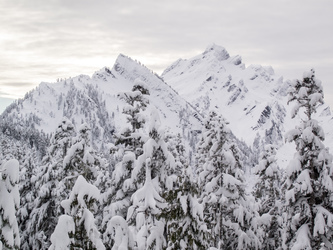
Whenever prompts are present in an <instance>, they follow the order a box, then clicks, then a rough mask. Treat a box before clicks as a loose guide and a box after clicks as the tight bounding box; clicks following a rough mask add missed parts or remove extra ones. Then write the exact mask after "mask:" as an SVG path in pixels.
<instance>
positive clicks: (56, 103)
mask: <svg viewBox="0 0 333 250" xmlns="http://www.w3.org/2000/svg"><path fill="white" fill-rule="evenodd" d="M136 79H140V80H141V81H143V82H144V83H145V84H146V85H147V86H148V87H149V88H150V104H151V105H152V106H154V107H155V108H156V109H157V110H158V111H159V115H160V119H161V121H162V124H163V125H164V126H165V128H169V129H170V130H171V131H173V132H174V133H180V134H182V135H183V136H185V137H190V136H192V133H191V131H192V130H199V129H200V128H201V119H202V117H201V115H200V114H199V113H198V112H197V111H196V110H195V109H194V108H192V107H191V105H189V104H188V103H187V102H186V101H185V100H184V99H183V98H182V97H180V96H179V95H178V94H177V93H176V92H175V91H174V90H173V89H172V88H170V87H169V86H168V85H167V84H166V83H165V82H164V81H163V79H162V78H160V77H159V76H158V75H156V74H154V73H153V72H152V71H150V70H149V69H147V68H146V67H145V66H143V65H141V64H140V63H139V62H136V61H134V60H132V59H131V58H129V57H127V56H124V55H122V54H120V55H119V56H118V58H117V60H116V62H115V64H114V66H113V68H112V69H109V68H103V69H101V70H99V71H97V72H95V73H94V74H93V76H92V77H89V76H86V75H80V76H77V77H74V78H70V79H65V80H60V81H58V82H56V83H45V82H43V83H41V84H40V85H39V86H38V87H37V88H35V89H34V90H32V91H30V92H29V93H27V94H26V95H25V97H24V98H23V99H20V100H18V101H17V102H16V103H14V104H12V105H11V106H9V107H8V108H7V109H6V110H5V111H4V113H3V114H2V116H1V126H2V130H3V132H5V131H6V133H7V134H11V133H12V134H15V130H16V131H17V130H19V131H20V133H24V131H26V132H27V131H30V130H34V131H35V130H37V131H42V132H43V133H45V134H50V133H53V132H54V131H55V129H56V127H57V126H58V124H59V123H60V122H61V119H62V118H63V117H64V116H66V117H67V118H69V119H70V120H71V121H72V123H73V124H74V125H76V126H79V125H80V124H82V123H84V122H85V123H88V125H89V126H90V127H91V130H92V139H93V142H94V145H95V146H96V147H103V146H104V144H105V143H109V142H111V141H112V140H113V138H112V134H113V133H114V132H119V131H121V130H122V129H123V128H124V127H126V126H128V125H126V116H125V115H124V114H122V110H123V107H124V105H125V103H124V102H123V101H122V100H120V99H119V98H117V95H118V94H119V93H120V92H127V91H131V89H132V87H133V84H134V81H135V80H136ZM146 115H147V117H149V115H150V114H149V109H148V110H147V112H146ZM29 133H30V132H29ZM27 137H29V136H27Z"/></svg>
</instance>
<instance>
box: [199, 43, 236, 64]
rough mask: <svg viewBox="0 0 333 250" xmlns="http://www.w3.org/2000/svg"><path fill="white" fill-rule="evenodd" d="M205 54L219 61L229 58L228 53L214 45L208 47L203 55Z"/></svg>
mask: <svg viewBox="0 0 333 250" xmlns="http://www.w3.org/2000/svg"><path fill="white" fill-rule="evenodd" d="M207 54H212V55H214V56H215V57H216V58H217V59H218V60H220V61H223V60H227V59H228V58H229V57H230V55H229V53H228V51H227V50H226V49H225V48H224V47H222V46H219V45H216V44H214V43H212V44H210V45H208V46H207V48H206V50H205V51H204V52H203V55H207Z"/></svg>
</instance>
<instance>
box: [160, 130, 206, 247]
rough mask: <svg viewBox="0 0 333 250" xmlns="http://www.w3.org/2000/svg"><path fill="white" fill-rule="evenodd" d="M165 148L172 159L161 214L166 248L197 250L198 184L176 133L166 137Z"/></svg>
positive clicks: (201, 231) (200, 234)
mask: <svg viewBox="0 0 333 250" xmlns="http://www.w3.org/2000/svg"><path fill="white" fill-rule="evenodd" d="M166 140H167V145H168V150H169V151H170V152H171V153H172V155H173V157H174V158H175V167H174V168H173V169H172V171H170V173H169V175H171V176H172V175H173V176H174V177H173V178H175V179H174V180H173V187H172V188H171V189H169V190H167V191H166V192H165V193H164V198H165V200H166V202H167V207H166V208H165V209H163V211H162V214H161V217H162V218H163V219H164V220H165V226H166V230H165V234H166V240H167V249H200V248H202V247H203V244H202V242H203V241H204V238H205V233H206V232H205V228H204V221H203V207H202V205H201V204H199V202H198V198H197V196H198V192H199V190H198V185H197V183H196V182H195V181H194V178H193V171H192V168H191V166H189V163H188V159H187V157H186V151H185V146H184V144H183V141H182V138H181V136H180V134H178V135H177V137H174V136H173V135H171V134H169V135H168V136H167V137H166Z"/></svg>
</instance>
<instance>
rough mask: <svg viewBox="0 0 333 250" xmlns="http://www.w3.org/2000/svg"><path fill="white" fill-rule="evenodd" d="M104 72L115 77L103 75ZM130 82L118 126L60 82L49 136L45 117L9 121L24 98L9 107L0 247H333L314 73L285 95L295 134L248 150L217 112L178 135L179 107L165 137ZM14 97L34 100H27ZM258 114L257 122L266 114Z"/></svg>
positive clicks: (155, 112) (4, 123)
mask: <svg viewBox="0 0 333 250" xmlns="http://www.w3.org/2000/svg"><path fill="white" fill-rule="evenodd" d="M226 58H227V57H226ZM232 60H233V63H234V65H236V66H237V65H239V63H238V62H236V63H235V61H234V60H235V59H232ZM120 68H121V66H120V65H118V66H117V64H116V65H115V67H114V69H116V70H117V72H119V71H121V72H123V70H122V69H120ZM105 74H108V76H109V77H116V76H114V75H113V76H112V74H113V73H112V71H111V70H109V69H107V68H106V69H105ZM100 77H102V78H103V76H101V75H100ZM154 77H157V76H154ZM212 79H213V77H212V78H211V79H209V78H208V79H207V82H210V81H212ZM130 81H131V82H132V87H131V90H130V91H119V92H117V93H115V94H116V97H115V98H116V99H117V102H119V103H122V105H121V106H117V108H116V109H115V110H117V111H116V112H119V117H121V118H119V119H123V121H124V123H123V125H122V126H121V128H119V127H118V128H117V126H116V125H115V123H114V122H113V120H114V119H116V118H114V116H115V115H114V114H111V115H110V114H109V113H107V111H106V110H107V106H108V103H105V102H104V103H103V102H100V99H99V97H98V95H99V94H98V92H94V91H95V90H96V89H95V88H94V87H93V86H88V85H87V89H88V91H87V93H86V94H88V95H89V99H84V98H83V96H84V94H83V92H80V91H79V90H77V89H75V88H74V85H73V83H68V82H67V83H66V84H67V85H68V88H69V89H70V91H69V92H68V93H67V96H65V95H61V99H60V97H59V99H58V104H56V105H55V106H56V107H55V110H61V113H62V118H61V119H60V121H61V122H60V123H58V124H56V126H55V127H56V129H55V131H52V132H50V133H48V132H45V131H43V130H38V124H39V125H40V124H43V120H42V119H40V118H38V116H36V115H28V116H25V117H23V118H24V119H23V118H22V120H20V119H18V118H20V117H21V116H19V115H17V116H15V117H14V116H10V115H9V114H10V113H11V112H12V111H13V110H16V111H17V110H20V107H21V108H22V107H23V106H22V105H23V104H22V102H23V101H22V100H21V101H20V100H19V101H18V102H16V103H14V104H13V105H12V106H10V107H8V108H7V110H6V111H5V112H4V114H3V115H2V116H1V119H2V120H1V124H0V125H1V134H0V136H1V137H0V138H1V150H0V163H1V168H0V177H1V178H0V249H27V250H28V249H55V250H56V249H113V250H116V249H118V250H120V249H133V250H134V249H139V250H141V249H333V165H332V154H331V153H330V151H329V148H328V147H327V145H325V142H324V139H325V131H324V130H323V128H322V127H321V124H320V123H319V121H317V120H316V119H314V114H315V113H316V111H317V109H318V107H319V106H320V105H322V104H323V103H324V100H323V96H324V95H323V89H322V86H321V82H320V80H318V79H317V78H316V77H315V72H314V70H311V71H309V72H307V73H305V74H304V76H303V78H302V79H299V80H295V81H293V82H289V85H288V89H287V90H286V92H285V95H286V96H287V102H288V105H289V106H290V107H291V110H292V113H291V114H287V115H288V116H290V115H291V118H292V120H295V122H294V126H293V127H294V128H293V129H291V130H289V131H285V132H286V133H284V134H282V132H283V131H279V129H278V128H277V127H276V126H277V125H276V123H275V125H274V124H273V125H274V126H275V127H274V126H272V127H270V128H268V129H266V130H265V131H266V137H261V139H260V138H259V135H258V136H257V140H256V141H255V143H254V144H253V145H252V146H251V147H249V146H247V145H246V143H245V142H244V141H242V140H241V139H239V138H237V136H236V135H235V134H234V133H233V126H232V124H230V123H229V121H228V119H226V118H225V117H224V116H223V112H224V110H220V112H217V111H216V110H218V109H210V110H206V112H198V113H195V115H193V116H196V119H197V120H199V121H200V123H199V124H200V126H201V127H200V128H196V129H192V130H188V128H189V126H190V125H189V122H186V121H188V120H186V119H187V118H186V117H187V116H190V115H189V111H188V110H187V109H185V108H184V109H181V111H179V112H178V111H177V112H178V116H179V117H180V118H179V119H180V120H181V121H182V122H183V123H182V126H181V127H180V129H179V130H178V131H176V132H175V131H173V130H172V129H169V128H167V126H165V124H164V123H165V117H166V119H168V114H167V112H166V111H165V110H163V109H162V108H159V107H161V106H159V107H158V106H156V105H152V98H153V97H152V88H151V86H150V82H149V79H148V78H147V77H146V78H142V77H141V78H140V77H138V76H136V77H135V79H133V78H131V79H130ZM227 81H229V84H228V85H227V86H226V87H225V88H226V89H230V91H229V90H228V91H229V92H231V91H234V89H235V91H238V92H235V93H240V91H241V90H242V89H243V90H242V91H243V92H244V88H245V87H244V83H243V85H242V84H241V85H240V86H241V87H240V88H239V89H240V90H237V88H236V87H235V88H233V87H232V88H231V86H232V79H229V78H228V79H227ZM241 88H242V89H241ZM40 90H41V89H37V90H36V91H40ZM153 91H154V92H155V94H156V93H157V95H159V93H162V91H163V89H162V87H161V89H160V92H158V91H157V92H156V89H154V90H153ZM34 93H35V92H34ZM40 95H43V93H41V94H40ZM233 97H234V99H235V100H236V99H237V96H235V95H233ZM154 98H155V97H154ZM162 99H163V98H162V97H161V99H160V100H161V102H162ZM24 100H25V101H27V102H28V101H29V102H28V103H32V104H33V103H34V102H36V100H37V102H38V99H34V97H33V93H28V94H27V96H26V97H25V99H24ZM74 101H76V102H81V105H82V106H83V107H85V109H82V110H80V109H78V108H77V107H78V106H76V104H75V102H74ZM32 104H31V105H32ZM20 105H21V106H20ZM35 105H38V103H37V104H35ZM161 105H162V104H161ZM163 105H164V104H163ZM167 105H170V106H171V105H172V104H171V102H170V103H169V104H167ZM186 105H188V108H191V107H190V106H191V104H189V103H186ZM229 105H230V104H229ZM286 105H287V103H286ZM60 107H63V109H60ZM267 107H268V106H266V107H265V109H264V111H263V115H262V116H261V117H262V118H260V119H262V120H260V122H261V123H262V124H263V123H264V122H265V119H268V118H267V117H269V116H270V114H271V113H272V112H273V111H271V110H270V109H269V108H267ZM194 108H195V107H194ZM196 108H197V109H196V110H199V111H200V109H201V108H202V107H200V106H199V107H196ZM203 109H204V108H203ZM90 110H93V111H94V112H89V111H90ZM96 110H97V111H96ZM201 111H202V110H201ZM21 112H22V111H21ZM246 112H250V111H249V110H247V111H246ZM18 113H20V111H18ZM55 113H56V112H54V113H52V114H51V113H50V116H51V117H52V115H53V116H55ZM234 115H235V116H237V114H234ZM74 116H76V117H80V119H81V117H84V119H83V118H82V122H81V123H80V122H77V120H75V119H72V117H74ZM300 116H301V117H302V119H298V117H300ZM162 118H163V119H162ZM185 118H186V119H185ZM281 119H282V118H281ZM20 123H22V124H21V126H18V125H13V124H20ZM173 123H177V124H178V122H176V121H173ZM100 124H104V125H103V126H104V127H101V126H99V125H100ZM274 131H275V132H274ZM281 134H282V135H281ZM280 137H281V138H280ZM278 138H280V139H278ZM282 143H290V144H292V145H293V147H294V149H295V153H294V154H292V157H290V158H289V159H288V163H287V164H286V165H287V166H280V165H279V161H278V151H279V148H280V147H281V144H282Z"/></svg>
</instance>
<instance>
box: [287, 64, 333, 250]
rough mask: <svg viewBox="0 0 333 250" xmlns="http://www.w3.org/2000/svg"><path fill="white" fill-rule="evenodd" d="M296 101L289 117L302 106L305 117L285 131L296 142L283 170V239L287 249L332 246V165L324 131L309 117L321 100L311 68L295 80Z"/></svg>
mask: <svg viewBox="0 0 333 250" xmlns="http://www.w3.org/2000/svg"><path fill="white" fill-rule="evenodd" d="M292 101H295V102H296V105H295V107H294V109H293V112H292V117H295V116H296V115H299V116H301V117H302V113H301V112H300V111H301V110H304V113H305V117H302V122H301V124H300V125H299V126H297V127H296V128H295V129H293V130H291V131H289V132H288V133H287V135H286V140H287V141H288V142H292V141H294V142H295V144H296V154H295V156H294V159H293V160H291V162H290V164H289V166H288V168H287V173H286V182H285V187H286V193H285V199H286V206H285V209H286V214H287V218H286V219H287V223H286V228H285V230H286V240H285V244H286V246H287V247H288V248H290V249H333V244H332V243H333V214H332V213H333V200H332V197H333V180H332V173H333V165H332V155H331V154H330V153H329V152H328V149H327V148H325V146H324V144H323V141H324V136H325V135H324V131H323V129H322V128H321V127H320V126H319V124H318V122H317V121H316V120H314V119H313V118H312V115H313V114H314V113H315V112H316V108H317V107H318V105H320V104H321V103H323V89H322V86H321V81H320V80H318V79H316V77H315V72H314V70H311V71H310V72H306V73H304V76H303V80H302V81H300V80H295V81H294V82H293V83H292V87H291V88H290V90H289V102H292Z"/></svg>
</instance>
